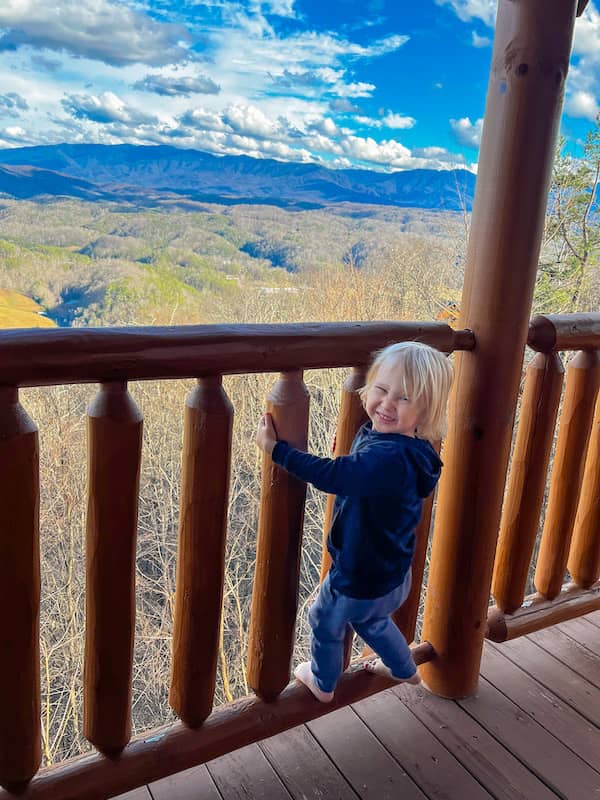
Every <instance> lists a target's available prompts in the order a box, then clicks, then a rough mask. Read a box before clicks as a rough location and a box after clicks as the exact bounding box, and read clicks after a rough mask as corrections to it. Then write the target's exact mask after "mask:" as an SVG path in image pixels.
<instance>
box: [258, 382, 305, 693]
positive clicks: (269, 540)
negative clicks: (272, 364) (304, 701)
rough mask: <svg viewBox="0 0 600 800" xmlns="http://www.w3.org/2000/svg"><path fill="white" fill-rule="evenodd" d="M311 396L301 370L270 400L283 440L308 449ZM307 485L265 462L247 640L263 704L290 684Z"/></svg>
mask: <svg viewBox="0 0 600 800" xmlns="http://www.w3.org/2000/svg"><path fill="white" fill-rule="evenodd" d="M308 405H309V396H308V391H307V389H306V386H305V385H304V382H303V380H302V372H301V371H300V370H297V371H295V372H287V373H282V375H281V377H280V379H279V381H278V382H277V383H276V384H275V386H274V387H273V389H272V390H271V392H270V393H269V395H268V396H267V403H266V410H267V412H268V413H270V414H271V415H272V417H273V422H274V424H275V429H276V430H277V436H278V438H279V439H284V440H285V441H287V442H289V443H290V444H291V445H293V446H294V447H298V448H299V449H301V450H306V445H307V440H308ZM305 499H306V484H305V483H304V481H300V480H298V478H295V477H294V476H293V475H290V474H289V473H288V472H286V471H285V470H284V469H282V468H281V467H279V466H277V465H276V464H274V463H273V461H272V460H271V456H270V455H268V454H267V453H264V454H263V460H262V484H261V502H260V512H259V518H258V542H257V546H256V570H255V574H254V589H253V591H252V611H251V620H250V637H249V642H248V669H247V674H248V684H249V685H250V686H251V687H252V689H254V691H255V692H256V694H257V695H258V696H259V697H261V698H263V699H264V700H274V699H275V698H276V697H277V695H278V694H279V693H280V692H281V691H282V690H283V689H284V688H285V687H286V686H287V684H288V681H289V679H290V664H291V660H292V652H293V649H294V631H295V629H296V613H297V610H298V586H299V580H300V547H301V542H302V525H303V522H304V501H305Z"/></svg>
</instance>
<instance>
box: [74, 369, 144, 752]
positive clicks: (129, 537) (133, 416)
mask: <svg viewBox="0 0 600 800" xmlns="http://www.w3.org/2000/svg"><path fill="white" fill-rule="evenodd" d="M142 426H143V422H142V415H141V413H140V411H139V409H138V408H137V406H136V404H135V403H134V402H133V400H132V398H131V396H130V395H129V393H128V392H127V384H126V383H105V384H102V386H101V388H100V391H99V392H98V394H97V395H96V397H95V398H94V400H93V401H92V403H91V404H90V406H89V408H88V419H87V434H88V512H87V534H86V637H85V662H84V692H83V715H84V719H83V733H84V736H85V737H86V739H88V740H89V741H90V742H92V744H94V745H95V746H96V747H97V748H98V749H99V750H101V751H102V752H104V753H108V754H112V753H114V752H118V751H119V750H121V749H122V748H123V747H125V745H126V744H127V742H128V741H129V738H130V736H131V672H132V663H133V642H134V627H135V547H136V534H137V510H138V492H139V481H140V464H141V452H142Z"/></svg>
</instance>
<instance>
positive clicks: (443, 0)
mask: <svg viewBox="0 0 600 800" xmlns="http://www.w3.org/2000/svg"><path fill="white" fill-rule="evenodd" d="M435 2H436V5H438V6H445V5H448V6H451V7H452V9H453V10H454V13H455V14H456V16H457V17H458V18H459V19H461V20H462V21H463V22H470V20H472V19H480V20H481V21H482V22H485V24H486V25H489V26H490V27H493V25H494V22H495V20H496V7H497V5H498V3H497V0H435Z"/></svg>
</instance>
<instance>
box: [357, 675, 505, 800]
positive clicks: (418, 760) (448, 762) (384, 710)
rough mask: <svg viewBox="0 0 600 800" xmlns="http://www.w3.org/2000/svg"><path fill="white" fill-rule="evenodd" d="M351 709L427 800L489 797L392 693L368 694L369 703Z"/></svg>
mask: <svg viewBox="0 0 600 800" xmlns="http://www.w3.org/2000/svg"><path fill="white" fill-rule="evenodd" d="M353 708H354V710H355V711H356V713H357V714H358V715H359V716H360V718H361V719H362V720H363V721H364V722H365V723H366V724H367V725H368V726H369V728H370V729H371V730H372V731H373V733H374V734H375V736H377V738H378V739H379V741H380V742H381V743H382V744H383V745H384V746H385V748H386V749H387V750H388V751H389V752H390V753H391V754H392V755H393V756H394V758H395V759H397V760H398V761H399V763H400V764H401V765H402V766H403V767H404V769H405V770H406V771H407V772H408V774H409V775H410V776H411V778H412V779H413V780H414V781H415V783H416V784H417V785H418V786H420V787H421V789H422V790H423V792H424V793H425V794H426V795H427V796H428V797H429V798H435V800H455V798H457V797H460V798H461V800H489V798H490V797H491V795H490V793H489V792H488V791H487V790H486V789H484V787H483V786H482V785H481V784H480V783H479V782H478V781H477V780H475V778H474V777H473V776H472V775H471V774H470V773H469V772H468V771H467V770H466V769H465V768H464V767H463V765H462V764H461V763H460V762H459V761H458V760H457V759H456V758H455V757H454V756H453V755H452V754H451V753H450V752H449V751H448V750H447V749H446V748H445V747H444V746H443V745H442V744H440V742H439V741H438V740H437V739H436V738H435V737H434V736H433V735H432V734H431V733H430V731H429V730H428V729H427V728H426V726H425V725H423V723H422V722H420V720H418V719H417V717H416V716H415V715H414V714H412V713H411V712H410V711H409V709H408V708H407V707H406V706H404V704H403V703H402V700H401V699H400V698H399V697H398V696H397V695H396V694H394V693H393V692H392V691H387V692H382V693H380V694H377V695H372V696H371V698H370V702H369V703H362V702H360V703H355V704H354V705H353Z"/></svg>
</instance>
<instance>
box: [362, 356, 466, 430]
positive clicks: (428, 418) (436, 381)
mask: <svg viewBox="0 0 600 800" xmlns="http://www.w3.org/2000/svg"><path fill="white" fill-rule="evenodd" d="M390 362H391V363H392V364H393V365H394V366H397V367H398V369H400V370H401V371H402V379H403V383H404V391H405V392H406V395H407V397H410V398H411V400H413V401H414V402H415V403H416V404H418V405H419V406H420V407H421V409H422V416H421V421H420V422H419V427H418V430H417V435H418V436H419V437H420V438H422V439H429V440H430V441H432V442H433V441H436V440H437V439H442V438H443V437H444V435H445V434H446V429H447V426H448V420H447V405H448V395H449V394H450V387H451V385H452V365H451V363H450V361H449V360H448V358H447V357H446V356H445V355H443V353H440V352H439V350H435V349H434V348H433V347H430V346H429V345H427V344H423V343H422V342H398V343H397V344H391V345H389V346H388V347H385V348H384V349H383V350H380V351H379V352H377V353H376V354H375V357H374V359H373V361H372V363H371V366H370V367H369V371H368V372H367V382H366V384H365V386H363V387H362V388H361V389H359V394H360V397H361V400H362V401H363V403H364V402H365V400H366V395H367V392H368V391H369V388H370V387H371V386H372V385H373V383H374V382H375V380H376V378H377V373H378V372H379V370H380V368H381V367H382V366H383V364H384V363H385V364H389V363H390Z"/></svg>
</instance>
